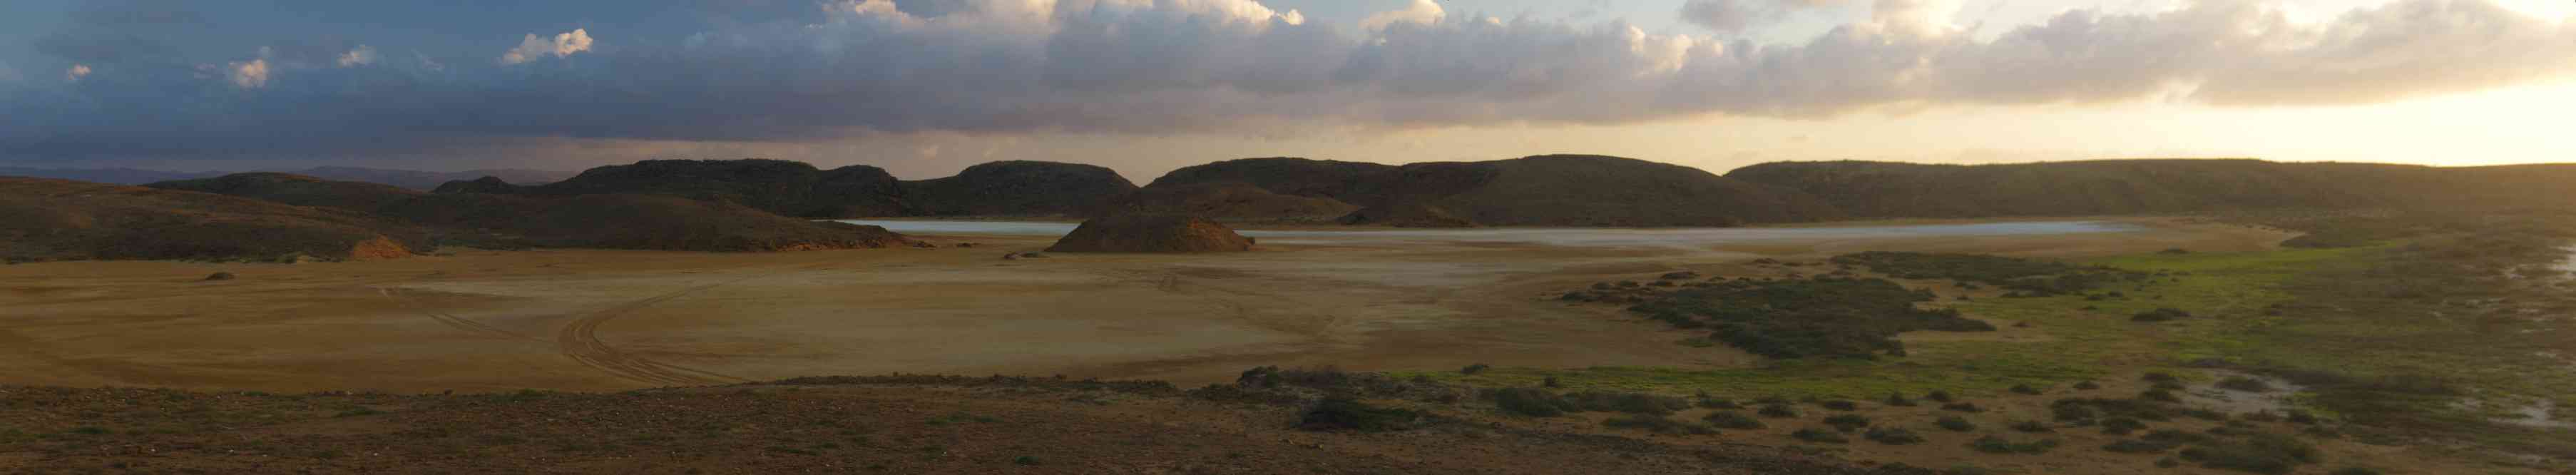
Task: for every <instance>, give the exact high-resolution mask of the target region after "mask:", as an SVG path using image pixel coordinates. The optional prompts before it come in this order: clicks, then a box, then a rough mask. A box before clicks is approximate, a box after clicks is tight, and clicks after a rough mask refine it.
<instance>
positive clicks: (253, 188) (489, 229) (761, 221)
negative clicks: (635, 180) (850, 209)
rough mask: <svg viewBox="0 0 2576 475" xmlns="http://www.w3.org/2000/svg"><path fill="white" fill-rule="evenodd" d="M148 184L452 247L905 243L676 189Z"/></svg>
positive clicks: (225, 179)
mask: <svg viewBox="0 0 2576 475" xmlns="http://www.w3.org/2000/svg"><path fill="white" fill-rule="evenodd" d="M151 186H152V187H154V188H167V189H194V190H203V191H206V192H212V193H219V194H224V195H232V196H238V197H243V198H253V199H259V200H267V201H274V202H278V203H284V204H288V205H299V206H311V207H315V208H328V209H333V210H342V211H348V212H352V213H358V214H364V215H369V216H374V217H378V218H382V219H385V220H390V221H398V222H403V223H410V224H412V225H417V226H420V227H422V228H425V229H426V230H427V232H428V234H429V236H431V237H432V238H434V240H435V241H438V242H442V243H445V244H455V245H472V246H487V247H528V246H533V247H584V248H608V249H658V250H683V251H782V250H805V249H837V248H862V247H886V246H893V245H899V244H902V243H903V242H904V240H903V237H902V236H901V235H897V234H895V233H893V232H889V231H886V230H885V229H884V228H879V227H875V226H855V225H847V224H840V223H828V222H815V221H809V220H803V219H795V218H788V217H784V216H778V215H775V214H771V213H769V212H765V211H761V210H757V209H752V208H749V207H745V206H742V205H736V204H731V203H727V202H723V201H703V200H691V199H686V198H679V197H672V196H651V195H637V194H599V195H572V196H543V195H508V194H490V193H442V194H430V193H421V192H416V191H411V190H406V189H402V188H396V187H391V186H385V185H376V184H371V183H355V182H339V181H330V180H322V179H318V178H313V177H306V176H300V175H287V174H279V173H245V174H234V175H226V176H222V177H216V178H208V179H202V180H185V181H177V182H164V183H155V184H153V185H151Z"/></svg>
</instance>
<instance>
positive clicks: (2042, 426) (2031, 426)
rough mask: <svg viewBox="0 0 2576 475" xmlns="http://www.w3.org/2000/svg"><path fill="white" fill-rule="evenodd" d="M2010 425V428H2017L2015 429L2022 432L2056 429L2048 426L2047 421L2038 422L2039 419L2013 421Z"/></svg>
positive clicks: (2051, 430)
mask: <svg viewBox="0 0 2576 475" xmlns="http://www.w3.org/2000/svg"><path fill="white" fill-rule="evenodd" d="M2010 427H2012V430H2017V431H2022V432H2056V431H2057V429H2053V428H2050V427H2048V423H2046V422H2040V421H2021V422H2015V423H2013V425H2012V426H2010Z"/></svg>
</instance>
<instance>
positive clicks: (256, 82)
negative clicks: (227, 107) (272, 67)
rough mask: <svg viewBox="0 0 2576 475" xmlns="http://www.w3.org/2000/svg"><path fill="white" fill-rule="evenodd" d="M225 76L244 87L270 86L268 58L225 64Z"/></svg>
mask: <svg viewBox="0 0 2576 475" xmlns="http://www.w3.org/2000/svg"><path fill="white" fill-rule="evenodd" d="M224 78H226V79H229V80H231V81H232V83H233V86H236V87H240V88H242V89H258V88H261V87H267V86H268V58H260V59H254V60H250V61H237V62H233V63H232V64H228V65H225V66H224Z"/></svg>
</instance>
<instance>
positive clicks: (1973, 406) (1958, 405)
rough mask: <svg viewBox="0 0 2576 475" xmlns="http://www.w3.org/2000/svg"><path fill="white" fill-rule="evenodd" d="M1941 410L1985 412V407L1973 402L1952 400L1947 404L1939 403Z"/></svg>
mask: <svg viewBox="0 0 2576 475" xmlns="http://www.w3.org/2000/svg"><path fill="white" fill-rule="evenodd" d="M1941 410H1945V411H1959V412H1986V408H1982V407H1977V403H1973V402H1954V403H1949V404H1942V405H1941Z"/></svg>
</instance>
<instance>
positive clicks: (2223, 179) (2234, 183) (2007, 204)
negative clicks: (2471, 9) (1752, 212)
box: [1726, 160, 2576, 218]
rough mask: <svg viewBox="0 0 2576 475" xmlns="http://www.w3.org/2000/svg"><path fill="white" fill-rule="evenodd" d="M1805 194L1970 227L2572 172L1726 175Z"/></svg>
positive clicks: (2366, 167)
mask: <svg viewBox="0 0 2576 475" xmlns="http://www.w3.org/2000/svg"><path fill="white" fill-rule="evenodd" d="M1726 176H1727V177H1729V178H1735V179H1739V180H1743V181H1747V182H1754V183H1763V184H1769V185H1777V186H1780V187H1784V188H1790V189H1795V190H1799V191H1803V192H1806V193H1808V194H1811V195H1814V196H1816V197H1818V198H1820V199H1822V200H1824V201H1826V202H1830V203H1832V204H1833V205H1834V206H1835V207H1838V208H1840V209H1842V210H1844V211H1846V212H1848V213H1850V214H1851V215H1853V216H1855V217H1867V218H1890V217H1934V218H1974V217H1997V216H2074V215H2095V214H2150V213H2196V212H2217V211H2235V210H2250V209H2285V208H2303V209H2360V208H2387V207H2440V206H2545V205H2547V204H2549V203H2553V202H2555V203H2563V202H2565V200H2567V199H2568V198H2571V197H2576V192H2571V191H2570V190H2571V188H2576V187H2569V186H2567V184H2569V183H2576V166H2570V165H2516V166H2503V167H2466V168H2441V167H2428V166H2419V165H2392V164H2363V163H2281V162H2267V161H2261V160H2096V161H2075V162H2047V163H2027V164H2002V165H1926V164H1914V163H1895V162H1863V161H1839V162H1776V163H1764V164H1758V165H1752V166H1747V167H1744V168H1739V169H1736V170H1734V171H1731V172H1728V173H1727V174H1726Z"/></svg>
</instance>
